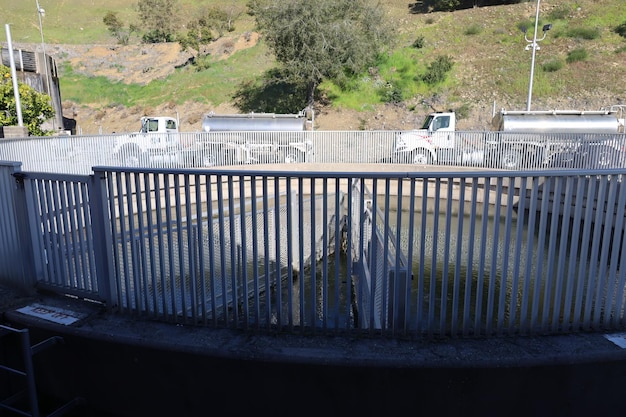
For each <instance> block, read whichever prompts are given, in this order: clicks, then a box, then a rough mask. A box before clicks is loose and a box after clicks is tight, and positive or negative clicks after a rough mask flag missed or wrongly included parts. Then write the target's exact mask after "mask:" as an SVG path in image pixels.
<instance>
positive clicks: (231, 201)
mask: <svg viewBox="0 0 626 417" xmlns="http://www.w3.org/2000/svg"><path fill="white" fill-rule="evenodd" d="M226 178H227V180H228V229H229V242H230V286H231V288H230V291H231V301H232V305H231V310H230V311H232V317H233V318H232V325H233V327H237V326H238V324H239V301H240V300H239V291H238V290H237V289H238V287H237V245H236V242H238V241H239V239H237V231H236V229H235V226H236V225H237V215H236V213H235V192H234V184H233V182H234V181H235V177H234V176H231V175H229V176H227V177H226ZM238 178H239V180H241V177H238ZM267 290H268V291H269V288H268V289H267Z"/></svg>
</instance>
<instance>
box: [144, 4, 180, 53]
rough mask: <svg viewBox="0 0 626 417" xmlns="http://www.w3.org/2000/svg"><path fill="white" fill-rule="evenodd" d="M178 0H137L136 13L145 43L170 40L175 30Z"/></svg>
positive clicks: (173, 37) (173, 36)
mask: <svg viewBox="0 0 626 417" xmlns="http://www.w3.org/2000/svg"><path fill="white" fill-rule="evenodd" d="M177 2H178V0H139V2H138V3H137V13H138V15H139V21H140V22H141V23H140V26H141V27H142V28H143V30H144V33H143V36H142V40H143V42H145V43H158V42H172V41H173V40H174V39H175V33H176V30H177V22H178V19H177V10H178V4H177Z"/></svg>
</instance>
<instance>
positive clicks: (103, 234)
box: [89, 168, 117, 310]
mask: <svg viewBox="0 0 626 417" xmlns="http://www.w3.org/2000/svg"><path fill="white" fill-rule="evenodd" d="M93 171H94V175H92V176H91V177H90V178H91V181H90V183H89V206H90V207H89V209H90V212H91V216H92V226H93V240H94V242H93V243H94V260H95V264H96V274H97V281H98V295H99V296H100V298H101V299H102V300H104V301H105V302H106V305H107V308H108V309H109V310H113V309H114V308H116V307H117V305H116V303H115V300H117V294H116V290H115V288H116V286H115V276H114V268H113V244H114V243H113V237H112V232H111V221H112V220H111V216H110V214H109V210H108V207H107V204H108V202H109V199H110V198H112V196H109V195H108V193H107V187H106V184H107V178H106V172H105V171H102V170H100V169H97V168H94V169H93Z"/></svg>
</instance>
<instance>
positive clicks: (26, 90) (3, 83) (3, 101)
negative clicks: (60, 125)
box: [0, 65, 54, 136]
mask: <svg viewBox="0 0 626 417" xmlns="http://www.w3.org/2000/svg"><path fill="white" fill-rule="evenodd" d="M18 91H19V95H20V103H21V104H22V106H21V107H22V121H23V123H24V125H25V126H26V127H27V128H28V133H29V134H30V135H32V136H45V135H49V134H51V133H52V132H51V131H44V130H42V129H41V125H42V124H43V122H45V121H46V120H48V119H51V118H52V117H54V108H53V107H52V101H51V100H50V97H49V96H48V95H46V94H42V93H39V92H37V91H36V90H35V89H33V88H32V87H30V86H29V85H27V84H23V83H20V82H18ZM0 125H1V126H17V125H18V120H17V108H16V106H15V94H13V81H12V80H11V70H10V69H9V68H8V67H5V66H4V65H0Z"/></svg>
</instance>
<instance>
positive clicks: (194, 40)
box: [178, 7, 234, 67]
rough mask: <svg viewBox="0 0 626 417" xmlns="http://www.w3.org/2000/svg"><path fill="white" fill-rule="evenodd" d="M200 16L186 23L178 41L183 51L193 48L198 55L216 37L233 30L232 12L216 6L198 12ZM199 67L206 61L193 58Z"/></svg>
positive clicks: (203, 65)
mask: <svg viewBox="0 0 626 417" xmlns="http://www.w3.org/2000/svg"><path fill="white" fill-rule="evenodd" d="M199 14H200V17H199V18H197V19H194V20H192V21H191V22H189V23H188V24H187V33H186V34H184V35H182V36H180V38H179V40H178V42H179V43H180V46H181V47H182V50H183V51H187V50H194V51H196V52H197V55H198V56H200V55H202V53H203V49H204V47H205V46H207V45H209V44H210V43H211V42H212V41H214V40H215V39H217V38H220V37H222V36H224V33H225V32H226V31H232V30H234V26H233V23H232V20H233V14H232V12H231V13H230V14H229V13H228V12H226V11H225V10H222V9H220V8H217V7H210V8H209V9H207V10H206V11H204V12H202V13H199ZM194 63H195V64H201V65H199V67H206V65H205V64H206V62H199V61H198V60H194Z"/></svg>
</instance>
